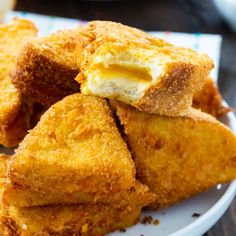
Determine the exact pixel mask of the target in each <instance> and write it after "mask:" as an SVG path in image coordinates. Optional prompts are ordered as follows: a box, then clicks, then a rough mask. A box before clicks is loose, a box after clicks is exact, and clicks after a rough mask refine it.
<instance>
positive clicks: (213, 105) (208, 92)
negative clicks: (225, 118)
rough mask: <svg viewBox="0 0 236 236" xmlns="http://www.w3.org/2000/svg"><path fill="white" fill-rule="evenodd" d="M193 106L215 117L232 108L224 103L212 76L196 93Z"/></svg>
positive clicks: (224, 113)
mask: <svg viewBox="0 0 236 236" xmlns="http://www.w3.org/2000/svg"><path fill="white" fill-rule="evenodd" d="M192 106H193V107H194V108H197V109H200V110H201V111H203V112H206V113H208V114H211V115H212V116H215V117H219V116H222V115H226V114H227V113H228V112H229V111H230V110H231V109H230V108H229V107H225V106H223V105H222V97H221V95H220V92H219V90H218V88H217V86H216V84H215V83H214V81H213V80H212V79H211V78H210V77H209V78H208V79H207V81H206V83H205V84H204V86H203V88H202V89H201V90H200V91H198V92H197V93H195V94H194V96H193V105H192Z"/></svg>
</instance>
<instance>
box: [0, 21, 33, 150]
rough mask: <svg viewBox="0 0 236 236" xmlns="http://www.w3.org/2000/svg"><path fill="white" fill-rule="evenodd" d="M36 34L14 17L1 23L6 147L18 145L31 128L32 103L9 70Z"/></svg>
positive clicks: (1, 123)
mask: <svg viewBox="0 0 236 236" xmlns="http://www.w3.org/2000/svg"><path fill="white" fill-rule="evenodd" d="M36 34H37V29H36V28H35V26H34V25H33V23H31V22H30V21H27V20H19V19H15V20H13V21H12V22H11V23H10V24H8V25H1V26H0V52H1V53H0V61H1V63H0V90H1V96H0V144H2V145H4V146H6V147H11V146H15V145H17V144H18V143H19V142H20V141H21V140H22V138H23V137H24V136H25V135H26V132H27V130H28V129H29V127H30V121H29V119H30V115H31V113H32V109H31V104H30V102H29V101H27V100H26V99H25V98H23V97H22V96H21V93H20V92H19V91H18V90H17V89H16V88H15V87H14V86H13V84H12V82H11V80H10V77H9V73H10V71H11V69H12V68H13V67H14V66H15V63H16V58H17V55H18V54H19V51H20V49H21V47H22V46H23V45H24V43H25V42H27V41H29V40H32V39H33V38H35V37H36Z"/></svg>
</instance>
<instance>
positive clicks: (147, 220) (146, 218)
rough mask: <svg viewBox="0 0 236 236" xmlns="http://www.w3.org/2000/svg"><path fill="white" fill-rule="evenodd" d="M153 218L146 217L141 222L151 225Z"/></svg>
mask: <svg viewBox="0 0 236 236" xmlns="http://www.w3.org/2000/svg"><path fill="white" fill-rule="evenodd" d="M152 220H153V218H152V217H151V216H144V217H143V219H142V220H141V223H142V224H151V223H152Z"/></svg>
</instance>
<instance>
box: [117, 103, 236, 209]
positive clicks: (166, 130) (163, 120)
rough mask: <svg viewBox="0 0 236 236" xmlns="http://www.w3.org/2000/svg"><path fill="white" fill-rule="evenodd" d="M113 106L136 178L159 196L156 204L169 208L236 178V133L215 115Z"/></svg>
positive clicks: (193, 110) (154, 205) (153, 205)
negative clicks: (164, 113) (169, 113)
mask: <svg viewBox="0 0 236 236" xmlns="http://www.w3.org/2000/svg"><path fill="white" fill-rule="evenodd" d="M114 104H115V105H114ZM113 106H114V107H115V108H116V109H117V115H118V117H119V119H120V121H121V124H122V125H123V127H124V132H125V134H126V135H127V140H128V145H129V148H130V150H131V153H132V156H133V159H134V161H135V165H136V171H137V178H138V179H139V180H140V181H141V182H142V183H145V184H147V185H148V187H149V188H150V190H151V191H153V192H155V193H156V194H157V200H156V202H155V203H154V204H151V207H152V208H155V209H157V208H163V207H169V206H171V205H173V204H175V203H178V202H180V201H182V200H184V199H186V198H189V197H190V196H192V195H195V194H197V193H200V192H202V191H205V190H207V189H209V188H210V187H213V186H214V185H216V184H217V183H224V182H228V181H231V180H233V179H234V178H235V177H236V165H235V161H236V159H235V157H236V137H235V135H234V134H233V133H232V132H231V131H230V130H229V128H228V127H226V126H225V125H223V124H221V123H220V122H219V121H217V120H216V119H215V118H214V117H212V116H210V115H207V114H205V113H203V112H201V111H198V110H195V109H191V110H190V111H189V114H188V115H186V116H185V117H162V116H158V115H154V114H147V113H143V112H140V111H138V110H136V109H134V108H132V107H130V106H127V105H123V104H121V103H114V102H113Z"/></svg>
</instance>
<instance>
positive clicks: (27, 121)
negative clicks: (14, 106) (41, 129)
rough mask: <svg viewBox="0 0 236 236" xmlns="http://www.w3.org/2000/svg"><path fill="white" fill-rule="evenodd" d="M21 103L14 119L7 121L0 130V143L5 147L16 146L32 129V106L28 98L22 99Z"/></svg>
mask: <svg viewBox="0 0 236 236" xmlns="http://www.w3.org/2000/svg"><path fill="white" fill-rule="evenodd" d="M21 103H22V104H21V106H20V109H19V111H18V113H16V114H15V117H14V119H13V120H9V121H8V122H6V123H5V124H4V125H2V126H1V128H0V143H1V144H2V145H4V146H5V147H15V146H17V145H18V144H19V143H20V142H21V141H22V140H23V138H24V137H25V135H26V134H27V132H28V130H29V129H30V128H31V127H32V126H31V116H32V114H33V104H32V102H31V101H29V100H28V98H22V101H21Z"/></svg>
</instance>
